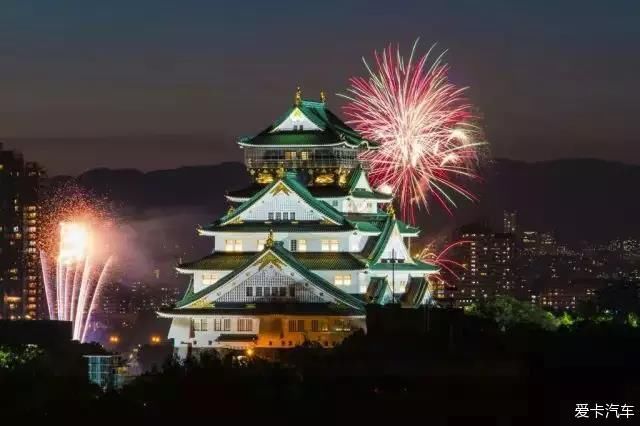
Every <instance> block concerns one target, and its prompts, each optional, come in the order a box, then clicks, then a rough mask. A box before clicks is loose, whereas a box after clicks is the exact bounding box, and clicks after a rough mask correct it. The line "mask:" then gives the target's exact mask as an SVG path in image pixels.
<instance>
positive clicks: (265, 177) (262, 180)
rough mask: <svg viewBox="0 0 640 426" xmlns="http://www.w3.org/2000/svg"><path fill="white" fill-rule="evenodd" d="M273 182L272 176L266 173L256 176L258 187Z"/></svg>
mask: <svg viewBox="0 0 640 426" xmlns="http://www.w3.org/2000/svg"><path fill="white" fill-rule="evenodd" d="M271 182H273V175H272V174H271V173H268V172H260V173H258V175H257V176H256V183H258V184H260V185H268V184H270V183H271Z"/></svg>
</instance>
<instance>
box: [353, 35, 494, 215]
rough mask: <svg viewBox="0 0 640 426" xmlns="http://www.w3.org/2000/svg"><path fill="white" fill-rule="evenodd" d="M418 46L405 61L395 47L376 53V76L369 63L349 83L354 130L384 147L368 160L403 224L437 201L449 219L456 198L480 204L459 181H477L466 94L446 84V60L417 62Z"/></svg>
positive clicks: (475, 132)
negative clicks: (391, 196)
mask: <svg viewBox="0 0 640 426" xmlns="http://www.w3.org/2000/svg"><path fill="white" fill-rule="evenodd" d="M416 46H417V40H416V42H415V43H414V45H413V49H412V51H411V55H410V56H409V58H408V60H407V61H405V60H404V58H403V57H402V56H401V53H400V49H399V48H396V49H393V48H392V47H391V46H390V47H388V48H386V49H384V50H383V51H382V53H381V54H379V53H378V52H375V54H374V55H375V65H376V66H375V69H373V68H371V67H370V66H369V65H368V64H367V62H366V61H364V63H365V66H366V68H367V71H368V72H369V76H368V77H366V78H365V77H353V78H351V79H350V84H351V86H350V88H349V89H348V94H346V95H341V96H343V97H344V98H346V99H347V100H348V101H349V102H348V103H347V105H346V106H345V107H344V112H345V114H346V116H347V117H348V123H349V124H350V125H352V126H354V127H355V129H356V130H358V131H359V132H360V133H361V134H362V135H363V136H364V137H365V138H367V139H370V140H373V141H376V142H379V143H380V144H381V146H380V148H379V149H377V150H369V151H366V152H364V153H363V154H362V159H363V160H364V162H365V163H366V164H368V165H369V167H370V175H369V176H370V178H371V180H372V182H373V183H374V185H375V186H377V187H387V188H391V189H392V190H393V191H394V192H395V193H396V194H397V200H398V202H399V204H400V207H401V213H402V217H403V219H405V220H409V221H411V222H414V221H415V212H416V210H417V209H420V208H426V209H428V207H429V201H430V199H435V200H436V201H437V202H438V203H439V204H440V205H442V206H443V207H444V208H445V209H446V210H447V211H448V212H449V213H451V207H455V206H456V203H455V200H454V197H453V196H452V194H453V193H457V194H460V195H462V196H463V197H465V198H467V199H470V200H474V199H475V196H474V195H473V194H472V193H471V192H470V191H469V190H467V189H466V188H464V187H463V186H462V184H461V183H460V182H458V180H459V178H463V179H464V178H475V177H476V176H477V175H476V172H475V170H476V166H477V160H478V147H480V146H481V145H484V142H478V141H477V139H478V138H477V136H478V134H479V131H478V128H477V126H475V125H474V124H473V122H474V121H475V117H474V115H473V114H472V112H471V105H470V104H469V103H468V102H467V100H466V98H465V96H464V92H465V90H466V88H459V87H456V86H455V85H453V84H451V83H450V82H449V81H448V78H447V73H448V70H449V67H448V66H447V65H446V64H445V63H443V61H442V59H443V55H444V53H445V52H443V53H442V54H440V55H438V56H436V57H435V60H433V61H432V62H430V60H429V59H430V58H431V57H432V56H434V55H433V54H432V51H433V49H434V48H433V47H432V48H431V49H430V50H429V51H428V52H427V53H426V54H425V55H424V56H422V57H420V58H415V50H416Z"/></svg>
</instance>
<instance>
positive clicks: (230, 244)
mask: <svg viewBox="0 0 640 426" xmlns="http://www.w3.org/2000/svg"><path fill="white" fill-rule="evenodd" d="M224 250H225V251H242V240H224Z"/></svg>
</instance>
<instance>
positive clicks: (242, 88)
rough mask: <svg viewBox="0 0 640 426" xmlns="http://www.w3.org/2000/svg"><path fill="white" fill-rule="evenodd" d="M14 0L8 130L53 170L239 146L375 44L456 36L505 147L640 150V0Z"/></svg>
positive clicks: (217, 154)
mask: <svg viewBox="0 0 640 426" xmlns="http://www.w3.org/2000/svg"><path fill="white" fill-rule="evenodd" d="M524 3H525V2H524V1H514V0H505V1H499V0H484V1H472V0H470V1H446V2H445V1H437V2H436V1H426V0H421V1H415V2H403V1H389V0H387V1H332V0H322V1H307V2H305V1H300V0H298V1H291V2H283V1H278V2H276V1H264V0H245V1H236V2H224V3H223V2H215V1H205V0H202V1H195V0H180V1H178V0H176V1H162V0H136V1H131V0H128V1H115V0H111V1H108V2H105V1H102V2H98V1H86V0H84V1H63V0H58V1H48V2H45V1H27V0H16V1H8V0H4V1H2V2H1V3H0V5H1V6H0V8H1V10H0V138H1V139H2V140H4V141H5V147H9V148H17V149H20V150H22V151H23V152H24V153H25V155H26V156H27V158H28V159H35V160H38V161H40V162H42V163H43V164H44V165H45V167H47V168H48V169H49V171H50V173H51V174H58V173H78V172H81V171H83V170H86V169H89V168H93V167H98V166H105V167H113V168H116V167H118V168H119V167H135V168H139V169H142V170H151V169H156V168H170V167H177V166H181V165H195V164H214V163H218V162H220V161H225V160H230V159H231V160H233V159H238V158H240V156H239V150H237V149H236V147H235V143H234V141H235V138H236V137H238V136H244V135H247V134H252V133H254V132H257V131H259V130H262V128H264V127H266V126H267V125H268V124H269V123H270V121H271V120H272V119H275V118H276V117H277V116H278V115H279V114H281V113H282V112H283V111H284V110H285V109H286V108H287V107H288V106H289V104H290V103H291V102H292V99H293V94H294V90H295V87H296V85H298V84H299V85H301V86H302V88H303V91H304V95H305V96H308V97H317V96H318V93H319V91H320V90H321V89H324V90H325V91H326V92H327V93H329V94H330V96H329V103H330V106H331V107H332V108H333V109H334V110H337V111H339V109H340V105H341V102H340V100H339V99H338V98H336V96H335V95H334V94H335V93H337V92H343V91H344V90H345V88H346V86H347V80H348V78H349V77H350V76H352V75H354V74H363V72H364V68H363V66H362V64H361V57H362V56H367V57H371V53H372V52H373V50H375V49H381V48H382V47H384V46H385V45H386V44H388V43H389V42H394V43H395V42H399V43H401V46H403V47H405V48H406V49H407V50H408V49H409V48H410V45H411V43H412V41H413V40H414V39H415V38H416V37H420V38H421V46H422V48H423V49H424V50H426V49H427V48H428V47H429V46H430V45H431V43H433V42H438V43H439V46H440V47H441V48H442V49H445V48H446V49H448V50H449V52H448V54H447V60H448V62H449V63H450V65H451V66H452V72H451V78H452V80H453V82H454V83H456V84H459V85H468V86H470V87H471V89H470V91H469V92H468V95H469V97H470V98H471V100H472V102H473V103H474V104H475V105H476V106H477V107H478V108H479V110H480V111H481V113H482V114H483V116H484V120H485V121H484V125H485V128H486V133H487V136H488V138H489V140H490V142H491V151H492V154H493V155H494V156H496V157H509V158H514V159H522V160H545V159H553V158H563V157H596V158H603V159H611V160H620V161H625V162H630V163H640V143H639V142H640V136H638V130H637V129H638V126H637V123H638V119H639V115H640V108H639V107H638V103H639V99H640V83H638V77H639V76H640V2H638V1H633V0H612V1H602V0H596V1H590V0H582V1H570V0H562V1H558V0H554V1H545V0H538V1H527V2H526V5H524Z"/></svg>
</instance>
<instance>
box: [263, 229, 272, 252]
mask: <svg viewBox="0 0 640 426" xmlns="http://www.w3.org/2000/svg"><path fill="white" fill-rule="evenodd" d="M264 246H265V248H271V247H273V229H269V235H267V241H265V242H264Z"/></svg>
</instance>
